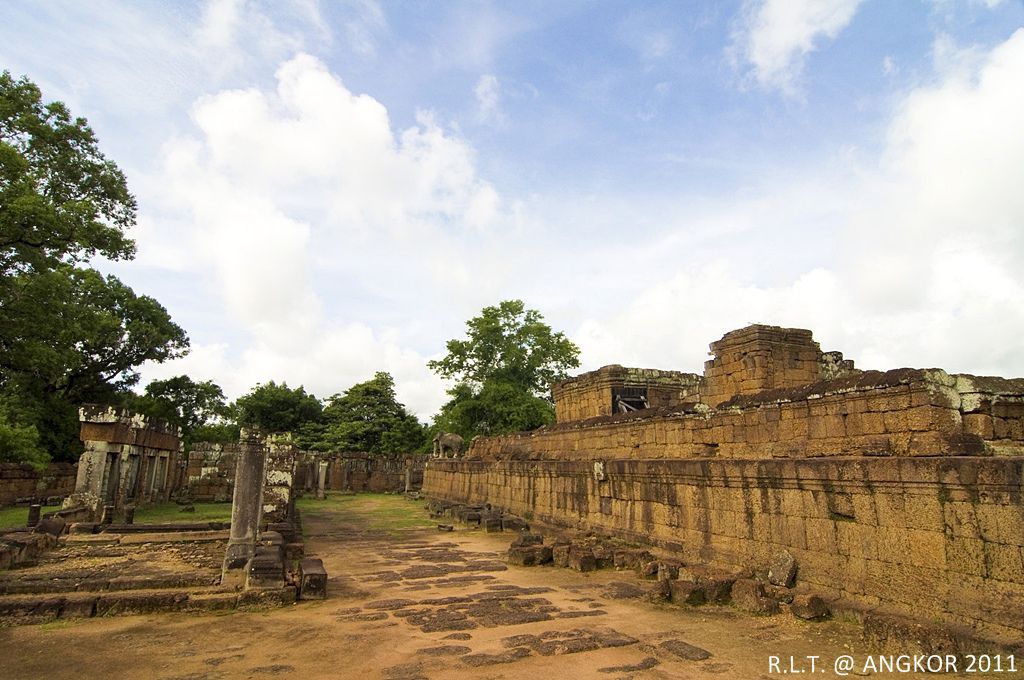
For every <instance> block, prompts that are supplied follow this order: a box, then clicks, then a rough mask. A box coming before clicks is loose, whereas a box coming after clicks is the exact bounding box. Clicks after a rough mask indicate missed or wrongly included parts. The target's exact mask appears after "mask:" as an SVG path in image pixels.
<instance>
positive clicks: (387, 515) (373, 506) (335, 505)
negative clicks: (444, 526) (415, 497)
mask: <svg viewBox="0 0 1024 680" xmlns="http://www.w3.org/2000/svg"><path fill="white" fill-rule="evenodd" d="M297 507H298V508H299V511H300V512H301V513H302V514H303V517H307V516H313V515H316V516H318V517H323V516H324V515H328V516H330V515H333V516H336V517H337V518H338V520H339V521H342V522H347V523H350V524H356V525H359V526H364V527H366V528H367V529H371V530H375V531H385V532H387V533H389V534H392V535H395V534H398V533H399V532H401V531H404V530H408V529H426V528H430V527H434V526H436V525H437V522H436V521H433V520H431V519H430V518H429V517H428V516H427V513H426V512H425V511H424V510H423V503H421V502H416V501H410V500H407V499H406V498H405V496H402V495H401V494H386V493H359V494H341V493H328V494H327V498H326V499H324V500H322V501H321V500H317V499H316V498H315V497H313V496H312V495H310V496H304V497H302V498H300V499H299V500H298V503H297Z"/></svg>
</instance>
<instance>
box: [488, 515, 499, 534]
mask: <svg viewBox="0 0 1024 680" xmlns="http://www.w3.org/2000/svg"><path fill="white" fill-rule="evenodd" d="M501 530H502V527H501V520H500V519H495V518H493V517H492V518H490V519H485V520H484V531H486V532H487V533H489V534H491V533H495V532H498V531H501Z"/></svg>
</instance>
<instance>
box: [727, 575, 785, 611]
mask: <svg viewBox="0 0 1024 680" xmlns="http://www.w3.org/2000/svg"><path fill="white" fill-rule="evenodd" d="M732 603H733V604H734V605H735V606H736V607H738V608H739V609H742V610H744V611H747V612H750V613H751V614H777V613H778V611H779V603H778V602H776V601H775V600H773V599H772V598H770V597H768V596H767V594H766V593H765V590H764V586H763V585H761V583H760V582H759V581H756V580H754V579H749V578H743V579H737V580H736V582H735V583H734V584H733V586H732Z"/></svg>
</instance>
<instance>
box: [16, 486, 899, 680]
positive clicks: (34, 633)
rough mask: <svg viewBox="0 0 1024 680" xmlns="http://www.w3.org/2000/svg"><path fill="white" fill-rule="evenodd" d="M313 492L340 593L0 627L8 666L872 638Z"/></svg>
mask: <svg viewBox="0 0 1024 680" xmlns="http://www.w3.org/2000/svg"><path fill="white" fill-rule="evenodd" d="M318 504H319V505H318ZM303 508H304V511H303V524H304V527H305V534H306V551H307V554H313V555H316V556H318V557H321V558H323V562H324V566H325V567H326V569H327V572H328V574H329V575H330V579H329V581H328V599H326V600H323V601H319V602H301V603H298V604H296V605H292V606H288V607H285V608H278V609H268V610H266V611H262V612H260V611H257V612H252V611H250V612H236V611H230V612H224V613H194V614H186V613H165V614H151V615H146V616H122V617H101V618H94V619H82V620H78V621H75V620H71V621H66V620H60V621H57V622H54V623H50V624H43V625H34V626H17V627H11V628H5V629H0V677H3V678H5V679H9V680H15V679H20V678H33V679H34V678H46V679H47V680H62V679H65V678H67V679H68V680H80V679H81V678H82V677H107V678H156V679H159V680H219V679H222V678H225V679H226V678H271V677H272V678H302V680H314V679H318V678H358V679H360V680H371V679H375V678H381V679H383V680H413V679H415V678H429V679H441V678H444V679H446V680H447V679H449V678H450V679H453V680H460V679H469V678H473V679H483V678H493V679H495V680H496V679H498V678H508V679H514V678H528V679H530V680H536V678H541V677H550V676H552V675H553V674H557V675H558V676H560V677H563V678H608V679H625V678H635V679H637V680H641V679H644V680H646V679H651V680H653V679H664V680H669V679H672V680H675V679H680V678H763V677H780V675H781V674H779V673H772V674H769V670H770V668H769V665H768V660H769V657H770V656H772V655H775V656H780V657H782V658H783V659H784V660H785V661H784V666H783V668H788V666H787V665H785V664H788V659H789V657H796V658H797V659H798V661H799V660H802V659H804V657H807V656H818V657H820V661H819V662H818V663H819V664H821V665H823V666H824V667H827V668H829V669H830V668H831V666H830V664H831V661H832V659H834V658H835V657H836V656H837V655H839V654H847V653H852V654H855V655H857V656H862V655H864V654H866V653H867V652H868V651H869V650H867V649H864V648H863V645H862V644H861V643H860V641H859V636H858V629H857V627H856V626H855V625H854V624H852V623H846V622H840V621H825V622H818V623H810V622H806V621H801V620H798V619H795V618H793V617H792V616H789V615H785V614H783V615H776V616H770V617H755V616H750V615H746V614H741V613H739V612H737V611H735V610H733V609H731V608H729V607H723V606H704V607H699V608H685V607H678V606H673V605H666V604H652V603H650V602H647V601H645V600H644V599H643V597H642V595H643V593H644V592H645V590H646V587H647V586H649V584H647V583H645V582H643V581H639V580H637V578H636V576H635V575H634V574H633V572H631V571H621V572H616V571H613V570H602V571H597V572H590V573H586V574H580V573H577V572H573V571H570V570H567V569H558V568H554V567H551V566H546V567H515V566H513V567H509V566H507V565H506V561H505V551H506V549H507V548H508V545H509V542H510V540H511V539H512V538H513V536H512V535H510V534H508V533H484V532H481V531H479V530H476V531H473V530H468V529H462V528H461V527H459V528H457V529H456V531H454V532H440V531H438V530H437V528H436V527H435V526H433V525H430V527H429V528H428V527H426V526H424V525H425V524H427V520H426V512H425V511H424V510H423V506H422V503H415V502H411V501H406V500H404V499H403V498H401V497H399V496H374V495H359V496H331V497H329V498H328V500H326V501H306V502H304V503H303ZM819 667H822V666H819ZM825 677H834V676H833V675H832V674H831V672H829V673H826V674H825ZM900 677H904V678H906V677H914V676H913V675H912V674H904V675H901V676H900Z"/></svg>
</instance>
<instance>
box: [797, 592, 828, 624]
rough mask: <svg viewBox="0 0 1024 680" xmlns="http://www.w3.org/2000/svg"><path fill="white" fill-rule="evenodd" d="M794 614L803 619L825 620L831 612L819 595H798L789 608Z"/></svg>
mask: <svg viewBox="0 0 1024 680" xmlns="http://www.w3.org/2000/svg"><path fill="white" fill-rule="evenodd" d="M789 609H790V611H792V612H793V614H794V615H795V616H797V617H799V618H801V619H807V620H815V619H824V618H826V617H827V616H828V615H829V614H830V613H831V612H830V611H829V608H828V605H827V604H825V601H824V600H823V599H821V598H820V597H818V596H817V595H797V596H796V597H794V598H793V603H792V604H791V605H790V607H789Z"/></svg>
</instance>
